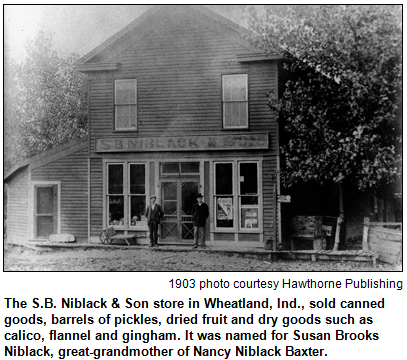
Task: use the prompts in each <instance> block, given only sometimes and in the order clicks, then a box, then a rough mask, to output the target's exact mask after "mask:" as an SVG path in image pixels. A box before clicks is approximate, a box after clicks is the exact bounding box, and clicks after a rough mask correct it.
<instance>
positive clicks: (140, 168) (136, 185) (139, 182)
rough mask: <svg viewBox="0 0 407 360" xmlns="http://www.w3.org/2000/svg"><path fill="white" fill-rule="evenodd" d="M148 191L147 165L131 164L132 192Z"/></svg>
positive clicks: (141, 192)
mask: <svg viewBox="0 0 407 360" xmlns="http://www.w3.org/2000/svg"><path fill="white" fill-rule="evenodd" d="M145 193H146V167H145V165H144V164H131V165H130V194H145Z"/></svg>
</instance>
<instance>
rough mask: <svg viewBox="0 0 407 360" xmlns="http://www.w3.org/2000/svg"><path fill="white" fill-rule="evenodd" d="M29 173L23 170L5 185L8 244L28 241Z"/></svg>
mask: <svg viewBox="0 0 407 360" xmlns="http://www.w3.org/2000/svg"><path fill="white" fill-rule="evenodd" d="M28 184H29V173H28V171H27V170H24V171H23V172H21V173H20V174H17V175H16V176H15V177H14V178H13V179H12V180H11V181H10V182H9V183H8V184H7V205H6V206H7V209H6V211H7V220H6V224H7V225H6V239H7V242H8V243H10V244H21V243H25V242H27V240H28V193H29V190H28V188H29V186H28Z"/></svg>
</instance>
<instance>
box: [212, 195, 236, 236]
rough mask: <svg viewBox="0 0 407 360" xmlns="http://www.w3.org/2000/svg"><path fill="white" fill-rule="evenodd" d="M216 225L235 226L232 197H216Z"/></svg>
mask: <svg viewBox="0 0 407 360" xmlns="http://www.w3.org/2000/svg"><path fill="white" fill-rule="evenodd" d="M216 227H226V228H231V227H233V198H232V197H219V196H218V197H216Z"/></svg>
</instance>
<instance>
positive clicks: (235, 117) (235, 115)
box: [231, 102, 240, 126]
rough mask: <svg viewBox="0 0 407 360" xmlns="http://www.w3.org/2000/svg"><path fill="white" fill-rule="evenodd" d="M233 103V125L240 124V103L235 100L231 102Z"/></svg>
mask: <svg viewBox="0 0 407 360" xmlns="http://www.w3.org/2000/svg"><path fill="white" fill-rule="evenodd" d="M231 105H232V108H231V111H232V114H231V117H232V123H233V126H239V124H240V103H238V102H234V103H231Z"/></svg>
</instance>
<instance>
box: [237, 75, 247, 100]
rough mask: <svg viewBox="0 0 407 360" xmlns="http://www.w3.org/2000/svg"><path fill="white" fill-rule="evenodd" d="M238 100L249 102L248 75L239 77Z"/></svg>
mask: <svg viewBox="0 0 407 360" xmlns="http://www.w3.org/2000/svg"><path fill="white" fill-rule="evenodd" d="M237 100H239V101H246V100H247V76H246V75H240V76H239V85H238V97H237Z"/></svg>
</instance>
